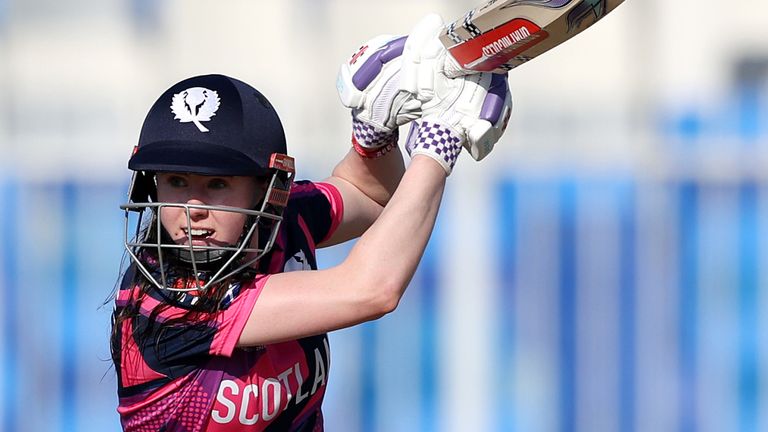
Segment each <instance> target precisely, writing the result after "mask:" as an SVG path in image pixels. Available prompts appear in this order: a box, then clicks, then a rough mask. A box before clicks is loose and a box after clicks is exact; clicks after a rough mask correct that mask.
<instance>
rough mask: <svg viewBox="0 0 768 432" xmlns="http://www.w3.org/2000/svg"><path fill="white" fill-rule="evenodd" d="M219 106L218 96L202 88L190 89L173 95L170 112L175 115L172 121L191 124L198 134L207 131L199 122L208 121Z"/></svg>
mask: <svg viewBox="0 0 768 432" xmlns="http://www.w3.org/2000/svg"><path fill="white" fill-rule="evenodd" d="M219 105H221V100H220V99H219V94H218V93H216V92H215V91H213V90H208V89H207V88H204V87H192V88H188V89H186V90H184V91H183V92H181V93H177V94H175V95H173V100H172V101H171V111H173V113H174V114H176V117H174V120H179V121H180V122H181V123H189V122H192V123H194V124H195V126H197V128H198V129H200V132H208V129H207V128H206V127H205V126H203V125H202V123H200V122H204V121H210V120H211V117H213V116H215V115H216V111H217V110H218V109H219Z"/></svg>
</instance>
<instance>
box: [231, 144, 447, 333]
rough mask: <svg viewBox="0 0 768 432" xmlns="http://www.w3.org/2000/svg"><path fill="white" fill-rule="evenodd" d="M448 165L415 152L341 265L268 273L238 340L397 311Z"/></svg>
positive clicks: (341, 324)
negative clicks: (395, 187) (388, 195)
mask: <svg viewBox="0 0 768 432" xmlns="http://www.w3.org/2000/svg"><path fill="white" fill-rule="evenodd" d="M445 178H446V171H445V170H444V169H442V168H441V167H440V165H438V164H437V163H435V162H434V161H433V160H432V159H431V158H428V157H425V156H416V157H415V158H414V159H413V161H412V162H411V164H410V166H409V168H408V170H407V171H406V173H405V175H404V177H403V179H402V181H401V183H400V186H399V187H398V188H397V190H396V192H395V193H394V195H393V197H392V199H391V200H390V203H389V205H387V206H386V208H385V209H384V210H383V211H382V213H381V216H380V217H379V218H378V219H377V220H376V222H375V223H374V224H373V225H372V226H371V227H370V228H369V229H368V230H367V231H366V232H365V233H364V234H363V235H362V237H361V238H360V239H359V240H358V241H357V243H356V244H355V246H354V247H353V248H352V251H351V252H350V254H349V255H348V256H347V258H346V259H345V260H344V261H343V262H342V263H341V264H340V265H338V266H336V267H332V268H330V269H327V270H319V271H296V272H287V273H279V274H275V275H272V276H270V278H269V280H268V281H267V283H266V285H265V286H264V288H263V290H262V292H261V294H260V296H259V298H258V300H257V301H256V303H255V305H254V307H253V310H252V312H251V315H250V318H249V319H248V322H247V324H246V326H245V328H244V330H243V332H242V333H241V335H240V339H239V345H240V346H252V345H264V344H268V343H275V342H280V341H286V340H293V339H297V338H301V337H306V336H310V335H316V334H321V333H325V332H328V331H331V330H335V329H340V328H344V327H349V326H352V325H355V324H358V323H361V322H364V321H368V320H372V319H376V318H378V317H381V316H382V315H384V314H386V313H388V312H390V311H392V310H394V309H395V307H396V306H397V304H398V302H399V301H400V297H401V296H402V294H403V292H404V291H405V288H406V287H407V286H408V283H409V281H410V280H411V278H412V277H413V274H414V272H415V271H416V266H417V265H418V262H419V260H420V259H421V256H422V254H423V252H424V248H425V247H426V244H427V240H428V239H429V236H430V234H431V232H432V228H433V226H434V222H435V218H436V216H437V211H438V208H439V206H440V201H441V198H442V194H443V189H444V187H445Z"/></svg>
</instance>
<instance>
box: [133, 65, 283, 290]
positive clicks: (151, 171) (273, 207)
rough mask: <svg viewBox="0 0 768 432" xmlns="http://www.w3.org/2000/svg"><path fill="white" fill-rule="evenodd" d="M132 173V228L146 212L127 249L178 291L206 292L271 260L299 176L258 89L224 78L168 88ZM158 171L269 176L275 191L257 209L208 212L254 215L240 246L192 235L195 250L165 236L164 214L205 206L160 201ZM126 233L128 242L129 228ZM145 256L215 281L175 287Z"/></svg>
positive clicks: (146, 128)
mask: <svg viewBox="0 0 768 432" xmlns="http://www.w3.org/2000/svg"><path fill="white" fill-rule="evenodd" d="M128 168H130V169H131V170H133V171H134V176H133V180H132V181H131V188H130V190H129V193H128V194H129V196H128V198H129V202H128V203H127V204H124V205H122V206H121V208H122V209H123V210H125V212H126V218H125V220H126V224H127V223H128V212H137V213H139V220H138V223H137V226H136V231H135V233H134V235H135V237H134V238H133V239H128V238H126V240H125V245H126V249H127V251H128V253H129V254H130V255H131V257H132V258H133V260H134V262H135V263H136V264H137V266H138V268H139V270H141V272H142V273H143V274H144V276H146V277H147V278H148V279H150V281H152V282H154V283H155V285H157V286H158V287H160V288H163V289H169V290H172V291H192V290H200V289H205V288H207V287H208V286H210V285H211V284H214V283H217V282H219V281H221V280H223V279H225V278H227V277H229V276H231V275H233V274H235V273H237V272H239V271H242V270H243V269H245V268H246V267H248V266H250V265H252V264H253V263H255V262H256V261H257V260H258V259H259V258H261V257H262V256H263V255H264V254H266V253H267V252H268V251H269V249H270V248H271V247H272V246H273V244H274V240H275V237H276V234H277V230H278V228H279V225H280V221H281V220H282V212H283V209H284V207H285V206H286V205H287V201H288V194H289V192H290V187H291V183H292V180H293V175H294V162H293V159H292V158H291V157H289V156H287V154H286V143H285V132H284V130H283V126H282V123H281V122H280V118H279V117H278V115H277V112H276V111H275V109H274V107H273V106H272V104H271V103H270V102H269V101H268V100H267V98H266V97H265V96H264V95H262V94H261V93H260V92H259V91H258V90H256V89H255V88H253V87H251V86H250V85H248V84H246V83H244V82H242V81H240V80H237V79H234V78H231V77H228V76H224V75H203V76H196V77H192V78H189V79H185V80H183V81H181V82H179V83H177V84H174V85H173V86H172V87H170V88H169V89H168V90H166V91H165V92H164V93H163V94H162V95H161V96H160V98H159V99H158V100H157V101H156V102H155V103H154V104H153V105H152V108H151V109H150V110H149V113H148V114H147V117H146V119H145V120H144V124H143V126H142V129H141V135H140V137H139V143H138V145H137V146H136V147H135V148H134V153H133V155H132V156H131V158H130V160H129V161H128ZM158 172H182V173H190V174H199V175H216V176H254V177H259V178H265V179H268V183H267V192H266V195H265V197H264V199H263V200H261V202H260V204H258V205H257V208H252V209H233V208H229V207H226V208H225V207H214V206H202V207H206V208H208V209H209V210H216V211H233V212H238V213H242V214H245V215H246V216H247V222H246V224H245V226H244V227H243V235H242V236H241V238H240V240H239V241H238V243H237V244H233V245H224V246H198V245H195V246H192V239H191V237H190V238H189V241H188V245H179V244H174V243H173V242H172V241H169V236H167V235H164V232H163V228H162V227H161V226H160V223H159V212H160V211H162V209H163V208H165V207H181V208H185V209H186V211H187V212H189V209H190V208H194V207H201V206H195V205H190V204H187V203H161V202H157V194H156V186H155V184H156V183H155V177H154V176H155V173H158ZM188 214H189V213H188ZM142 219H143V220H144V223H142ZM147 221H149V222H147ZM148 227H153V228H152V229H148ZM265 227H268V229H265ZM153 229H156V232H152V230H153ZM125 231H126V237H127V236H128V229H127V226H126V230H125ZM257 232H263V233H265V234H267V235H266V237H267V238H266V239H264V238H259V242H258V243H259V245H253V244H252V242H251V238H252V237H253V235H254V233H257ZM260 235H261V236H262V237H264V235H263V234H260ZM142 251H144V252H147V251H149V253H150V255H153V256H154V258H153V259H154V260H156V261H159V262H160V263H163V262H166V263H175V264H177V265H178V264H181V265H183V266H187V267H188V268H189V269H190V270H191V273H192V274H194V275H195V278H197V277H198V275H200V274H201V272H200V270H201V269H202V270H205V271H206V272H208V275H207V276H205V280H202V281H201V280H197V281H196V282H195V283H194V284H193V285H194V286H193V287H187V286H186V285H185V286H182V287H174V286H173V281H168V280H167V278H166V269H164V268H163V266H162V265H161V266H160V268H159V276H158V271H156V270H157V269H154V270H153V269H150V268H148V267H149V266H148V265H147V263H146V262H145V261H146V260H143V259H142V256H143V255H146V254H142ZM164 251H165V252H166V254H164V253H163V252H164ZM164 258H165V259H164Z"/></svg>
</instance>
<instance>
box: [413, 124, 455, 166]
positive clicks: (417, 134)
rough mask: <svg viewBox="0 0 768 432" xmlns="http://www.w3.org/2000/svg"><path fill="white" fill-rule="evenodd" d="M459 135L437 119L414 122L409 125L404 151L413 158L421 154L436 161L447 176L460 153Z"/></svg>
mask: <svg viewBox="0 0 768 432" xmlns="http://www.w3.org/2000/svg"><path fill="white" fill-rule="evenodd" d="M462 142H463V139H462V138H461V135H460V134H458V133H457V132H456V131H454V130H453V129H452V128H451V127H450V126H448V125H446V124H444V123H441V122H440V121H439V120H438V119H434V118H426V119H421V120H416V121H415V122H413V124H412V125H411V131H410V133H409V134H408V140H407V141H406V144H405V149H406V150H407V151H408V154H409V155H410V156H411V157H413V156H415V155H417V154H423V155H426V156H429V157H431V158H432V159H434V160H436V161H437V162H438V163H439V164H440V166H442V167H443V169H445V172H446V174H447V175H450V174H451V171H453V166H454V165H456V160H457V159H458V158H459V154H460V153H461V144H462Z"/></svg>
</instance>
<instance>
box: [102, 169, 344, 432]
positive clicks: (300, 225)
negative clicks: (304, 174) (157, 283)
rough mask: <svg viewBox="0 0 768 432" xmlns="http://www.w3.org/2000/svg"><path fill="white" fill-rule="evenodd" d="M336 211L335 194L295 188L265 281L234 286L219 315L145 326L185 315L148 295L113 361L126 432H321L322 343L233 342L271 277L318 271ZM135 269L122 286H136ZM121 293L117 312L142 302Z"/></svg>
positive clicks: (121, 334) (321, 339) (127, 291)
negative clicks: (321, 245)
mask: <svg viewBox="0 0 768 432" xmlns="http://www.w3.org/2000/svg"><path fill="white" fill-rule="evenodd" d="M342 213H343V207H342V200H341V196H340V194H339V192H338V190H337V189H336V188H335V187H333V186H332V185H329V184H324V183H311V182H297V183H296V184H294V186H293V188H292V190H291V195H290V200H289V203H288V206H287V207H286V209H285V212H284V220H283V223H282V225H281V228H280V232H279V234H278V239H277V243H276V245H275V246H274V249H273V251H272V252H270V254H269V255H268V256H266V257H265V258H264V259H262V261H261V268H260V272H261V273H263V274H259V275H257V276H256V277H254V278H253V279H251V280H248V281H247V282H243V283H241V284H240V285H238V286H236V287H235V289H234V290H233V291H232V292H233V295H232V298H231V300H230V301H228V302H227V303H226V307H224V308H223V310H221V311H219V312H216V313H215V314H202V313H201V314H197V315H196V318H194V319H193V320H190V321H187V322H185V323H184V325H180V324H179V325H177V324H172V325H166V326H162V325H161V326H158V325H157V324H155V325H154V326H151V324H150V323H151V322H152V321H151V320H150V316H151V315H152V314H155V315H156V320H155V321H156V322H160V323H162V322H163V321H166V320H172V319H174V318H178V317H179V316H181V315H182V314H184V313H186V312H188V310H187V309H185V308H184V307H182V306H179V305H177V304H171V305H170V306H168V305H167V302H165V301H164V297H163V296H164V294H163V293H161V292H159V290H152V291H150V292H149V294H146V295H144V297H143V298H142V299H141V307H140V313H139V314H138V316H137V317H135V318H134V319H129V320H125V321H123V322H122V324H121V328H119V329H117V331H118V339H117V341H119V342H120V346H119V347H118V350H119V355H118V356H116V358H115V359H114V361H115V369H116V371H117V373H118V396H119V399H120V404H119V407H118V412H119V413H120V417H121V422H122V426H123V429H124V430H126V431H135V432H150V431H151V432H157V431H169V432H170V431H183V432H192V431H214V432H231V431H322V430H323V419H322V412H321V409H320V406H321V403H322V400H323V396H324V394H325V388H326V383H327V381H328V372H329V370H328V368H329V365H330V362H329V349H328V338H327V335H319V336H314V337H308V338H304V339H299V340H295V341H290V342H283V343H278V344H272V345H265V346H257V347H248V348H238V347H236V344H237V341H238V339H239V337H240V334H241V332H242V330H243V328H244V326H245V323H246V321H247V319H248V317H249V316H250V313H251V310H252V308H253V305H254V304H255V303H256V302H257V301H258V299H259V294H260V293H261V290H262V288H263V287H264V285H265V284H266V282H267V280H268V279H269V274H274V273H280V272H283V271H293V270H309V269H316V268H317V263H316V260H315V246H316V245H317V244H318V243H320V242H322V241H324V240H325V239H327V238H328V237H329V236H330V235H331V234H332V233H333V232H334V230H335V229H336V227H337V226H338V224H339V223H340V221H341V217H342ZM132 271H133V270H132V269H129V270H128V272H127V273H126V276H125V277H124V281H132V280H133V276H132V274H131V273H132ZM123 285H124V286H122V287H121V289H120V290H119V292H118V295H117V299H116V309H115V313H119V312H120V310H121V309H122V308H125V307H127V306H128V305H130V304H132V303H133V302H135V300H136V299H133V298H131V297H132V296H136V295H140V294H135V293H138V290H135V289H132V288H133V286H132V284H131V283H124V284H123ZM161 305H163V306H165V307H160V306H161ZM158 311H159V312H158ZM296 313H301V311H296Z"/></svg>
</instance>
